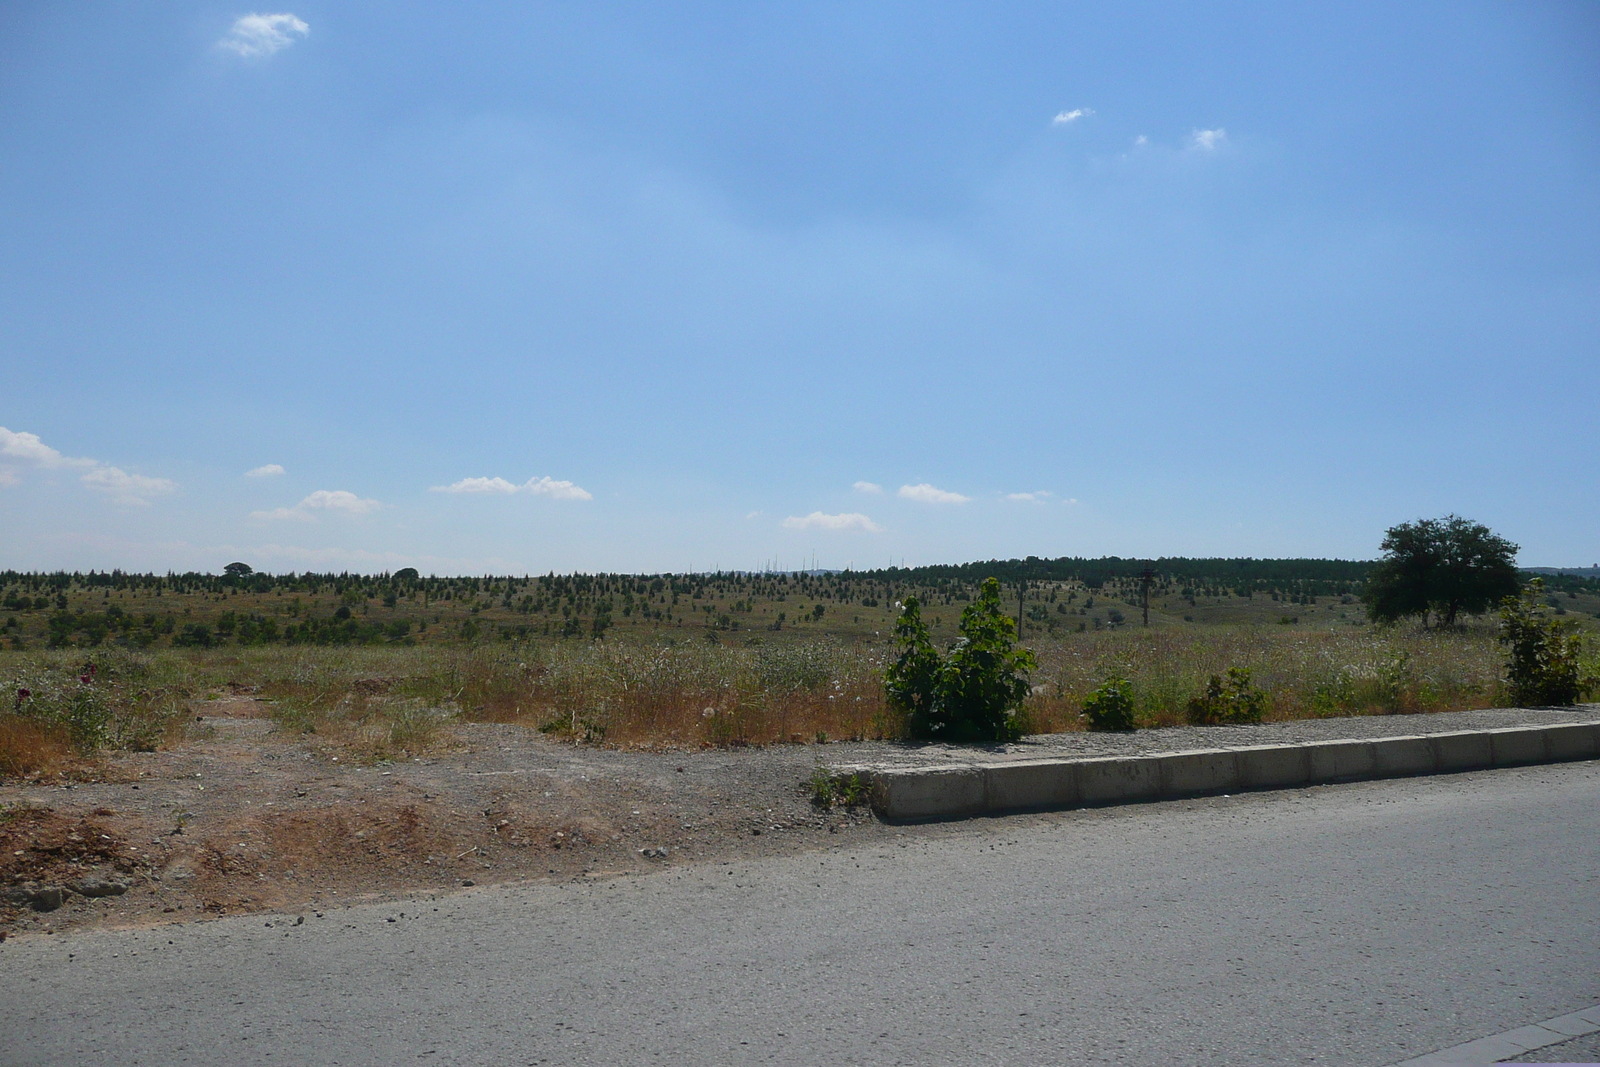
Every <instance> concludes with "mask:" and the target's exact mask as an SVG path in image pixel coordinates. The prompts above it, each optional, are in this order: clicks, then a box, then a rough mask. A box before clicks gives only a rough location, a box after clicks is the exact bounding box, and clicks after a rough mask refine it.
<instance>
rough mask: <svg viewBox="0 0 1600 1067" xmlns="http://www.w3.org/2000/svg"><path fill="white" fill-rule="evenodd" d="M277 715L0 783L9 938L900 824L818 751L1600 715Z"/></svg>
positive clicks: (890, 759) (791, 848) (1011, 752)
mask: <svg viewBox="0 0 1600 1067" xmlns="http://www.w3.org/2000/svg"><path fill="white" fill-rule="evenodd" d="M268 710H269V709H268V708H267V706H266V705H264V704H262V703H261V702H259V701H257V700H256V699H255V698H254V697H250V696H233V697H227V698H224V699H221V700H216V701H210V702H207V703H206V704H204V705H201V706H200V707H199V708H198V709H197V711H198V721H197V722H196V723H195V724H194V725H195V730H194V731H192V737H191V739H190V740H188V741H185V742H184V743H183V744H181V745H178V746H176V747H174V748H172V749H169V750H165V751H160V752H151V753H128V754H122V755H118V756H115V757H112V758H108V759H106V760H104V761H102V762H100V763H98V764H96V765H94V766H93V767H92V768H90V769H89V770H88V772H87V773H82V774H80V775H79V776H78V777H77V778H76V779H75V780H70V781H69V780H57V781H52V782H16V781H8V782H5V783H3V784H0V891H3V893H0V935H3V934H4V933H6V932H8V931H9V932H16V933H23V932H36V933H54V932H58V931H65V930H69V929H75V928H81V927H86V926H108V925H109V926H128V925H133V926H137V925H144V924H150V923H159V922H174V921H187V920H191V919H195V918H210V917H216V916H221V915H229V914H238V913H241V912H258V911H287V910H293V909H302V908H322V907H331V906H334V905H339V904H346V903H352V902H355V901H360V900H368V899H390V898H394V897H396V896H399V895H404V894H408V893H416V892H419V891H429V892H432V891H444V890H449V889H455V888H461V887H463V886H466V885H470V884H474V883H475V884H494V883H501V882H561V881H575V880H585V879H593V878H603V877H612V876H616V875H620V874H627V873H635V872H643V871H647V870H652V869H659V868H660V867H663V866H668V865H675V864H683V863H700V862H706V861H727V860H734V859H755V858H759V857H762V856H772V855H780V854H787V853H793V852H797V851H805V850H812V849H824V848H834V847H837V846H839V845H845V844H855V845H859V844H863V843H870V842H872V841H875V840H878V839H880V838H881V839H884V840H890V839H892V838H893V837H894V836H895V835H896V834H897V833H898V832H899V831H898V830H897V829H896V828H893V827H889V826H886V825H884V824H882V823H880V822H878V820H877V819H876V818H874V817H873V816H872V814H871V813H870V812H869V811H867V810H866V809H865V808H859V807H858V808H850V809H847V808H838V807H835V808H828V809H822V808H818V807H816V806H814V805H813V804H812V803H811V795H810V791H809V789H808V788H807V786H806V782H807V780H808V779H809V778H810V777H811V776H812V775H813V774H814V773H815V772H816V770H817V769H818V768H819V767H850V766H854V767H860V766H873V767H890V766H912V765H931V764H939V763H957V762H961V763H971V762H974V761H978V760H1009V759H1037V758H1041V757H1073V756H1100V755H1115V754H1124V753H1138V754H1144V753H1154V752H1170V751H1183V750H1188V749H1195V748H1217V747H1235V746H1243V745H1259V744H1275V743H1292V742H1298V741H1313V740H1322V739H1333V738H1363V737H1380V736H1392V735H1399V734H1421V733H1438V732H1447V731H1451V730H1463V729H1482V728H1491V727H1500V726H1518V725H1532V724H1540V723H1550V722H1565V721H1583V720H1593V719H1595V718H1596V717H1600V706H1596V705H1589V706H1586V707H1583V708H1578V709H1567V710H1524V709H1509V710H1492V711H1467V712H1449V713H1438V714H1432V715H1413V716H1393V717H1363V718H1350V719H1324V720H1314V721H1300V722H1287V723H1272V724H1264V725H1260V726H1248V727H1210V728H1179V729H1167V730H1146V731H1139V732H1136V733H1132V734H1087V733H1077V734H1057V735H1047V736H1042V737H1031V738H1027V739H1025V740H1024V741H1023V742H1021V743H1019V744H1015V745H1002V746H994V747H988V748H981V747H980V748H972V747H954V746H948V745H928V744H901V743H892V742H849V743H832V744H825V745H779V746H772V747H768V748H745V749H731V750H709V749H708V750H701V751H680V752H672V751H666V752H662V751H625V750H619V749H608V748H597V747H590V746H582V745H574V744H570V743H564V742H561V741H555V740H552V739H550V738H548V737H546V736H544V735H542V734H540V733H538V732H536V731H533V730H529V729H527V728H525V727H521V726H512V725H495V724H476V723H462V724H458V725H456V726H454V727H453V732H452V736H451V738H450V740H449V741H448V742H447V743H446V744H445V745H443V746H442V747H441V749H440V750H439V751H438V752H437V753H436V754H434V755H431V756H428V757H424V758H419V759H414V760H410V761H406V762H393V763H381V764H377V765H372V766H363V765H359V764H353V763H351V762H349V756H348V753H344V754H341V753H340V752H339V751H338V750H337V749H334V748H330V747H327V746H324V745H321V744H319V743H318V741H317V739H316V738H315V737H306V736H299V735H290V734H287V733H284V732H281V731H279V730H278V729H276V727H275V725H274V724H273V722H272V721H271V720H270V719H269V718H268V717H267V715H268ZM75 886H76V887H81V888H85V889H86V891H85V892H80V891H78V890H76V889H74V888H73V887H75ZM55 887H61V889H62V891H61V892H52V891H53V890H54V889H55ZM29 894H34V897H33V898H30V897H29ZM40 894H43V895H40ZM30 899H32V900H33V902H32V903H30ZM36 904H43V905H45V906H46V910H39V908H38V907H36V906H35V905H36Z"/></svg>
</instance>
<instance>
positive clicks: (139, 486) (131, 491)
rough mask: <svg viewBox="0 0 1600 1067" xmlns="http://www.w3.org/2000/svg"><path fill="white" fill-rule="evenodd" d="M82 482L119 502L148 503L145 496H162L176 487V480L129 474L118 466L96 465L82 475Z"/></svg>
mask: <svg viewBox="0 0 1600 1067" xmlns="http://www.w3.org/2000/svg"><path fill="white" fill-rule="evenodd" d="M83 484H84V485H86V486H88V487H89V488H90V489H93V490H95V491H96V492H100V493H105V494H107V495H109V496H110V497H111V499H112V500H115V501H116V502H117V503H119V504H139V505H147V504H149V503H150V501H149V500H147V499H145V498H146V497H151V496H162V495H164V494H166V493H170V492H172V491H173V490H175V489H177V488H178V485H177V483H176V482H169V481H167V480H166V479H165V478H147V477H145V476H144V475H142V474H129V473H128V472H127V471H125V470H122V469H121V468H119V467H109V466H107V467H96V468H95V469H94V470H92V471H90V472H89V473H88V474H85V475H84V476H83Z"/></svg>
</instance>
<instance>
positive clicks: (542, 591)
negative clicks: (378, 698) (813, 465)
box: [0, 556, 1600, 611]
mask: <svg viewBox="0 0 1600 1067" xmlns="http://www.w3.org/2000/svg"><path fill="white" fill-rule="evenodd" d="M1374 565H1375V561H1371V560H1342V559H1249V558H1244V559H1190V558H1187V557H1181V556H1175V557H1161V558H1159V559H1138V558H1122V557H1119V556H1104V557H1101V558H1098V559H1088V558H1083V557H1078V556H1062V557H1060V558H1057V559H1043V558H1040V557H1038V556H1029V557H1027V558H1026V559H1008V560H988V561H986V562H980V563H960V564H941V565H935V566H928V567H889V568H883V569H878V570H870V571H848V570H847V571H834V572H827V573H824V572H799V571H787V572H772V573H752V572H717V573H689V574H643V575H640V574H608V573H597V574H555V573H550V574H545V575H539V576H527V575H525V576H521V577H517V576H513V575H503V576H497V575H484V576H481V577H477V576H449V577H440V576H436V575H428V576H423V575H421V574H419V573H418V572H417V571H416V570H415V569H414V568H410V567H407V568H403V569H401V570H398V571H395V572H393V573H382V574H351V573H348V572H341V573H338V574H333V573H327V574H321V573H315V572H303V573H295V572H290V573H287V574H267V573H263V572H260V571H249V572H245V571H244V570H243V569H242V568H241V569H238V570H237V571H236V572H235V573H227V574H202V573H199V572H195V571H190V572H186V573H182V574H176V573H168V574H138V573H132V572H128V571H121V570H111V571H89V572H88V573H81V572H77V571H72V572H67V571H54V572H49V573H44V572H23V571H0V593H3V598H4V599H3V601H0V608H4V609H5V610H11V611H16V610H23V611H27V610H30V609H44V608H46V607H51V606H55V605H54V604H53V601H54V599H55V598H56V597H57V596H59V595H61V594H64V593H66V592H68V591H70V590H74V589H75V590H79V591H87V590H101V589H116V590H119V591H121V590H130V591H136V592H139V593H142V594H145V595H153V596H161V595H162V594H163V593H168V594H176V595H185V594H194V593H224V592H233V593H280V594H301V595H311V596H315V595H317V594H319V593H332V594H334V595H336V596H345V595H352V596H365V597H380V598H385V597H390V596H393V595H396V594H399V595H406V596H411V595H420V596H421V597H422V598H423V600H424V602H427V601H432V600H452V599H455V598H458V597H464V596H465V597H479V598H484V599H488V598H495V599H501V600H506V599H509V598H511V597H513V596H519V597H527V596H530V595H531V596H533V597H535V598H542V597H552V598H553V597H582V598H592V597H597V596H614V597H626V598H629V599H631V598H633V597H643V598H653V597H659V596H661V595H663V594H667V595H676V596H691V597H693V596H695V594H697V593H705V592H709V591H718V592H735V591H737V592H741V593H744V592H748V593H749V594H751V595H756V596H762V595H780V594H782V593H786V592H787V593H792V592H805V591H815V592H817V593H823V594H824V595H831V596H838V595H839V594H843V596H844V598H845V599H848V600H858V599H860V600H864V601H865V602H867V603H871V601H872V600H874V599H877V598H878V597H890V596H898V595H902V593H903V592H906V591H926V592H932V593H936V594H944V595H954V594H957V593H961V592H965V591H968V590H970V589H973V588H976V587H977V585H978V584H979V583H980V582H982V581H983V580H984V579H985V578H990V577H993V578H998V579H999V580H1000V581H1001V583H1002V584H1004V585H1007V586H1013V587H1014V586H1017V585H1019V584H1021V583H1028V584H1030V585H1031V584H1035V583H1037V584H1049V583H1073V582H1076V583H1081V584H1082V585H1084V586H1086V587H1087V588H1089V589H1099V588H1101V587H1102V586H1105V585H1108V584H1109V585H1112V586H1115V587H1126V586H1129V585H1131V584H1133V583H1135V582H1137V581H1138V580H1139V579H1140V576H1141V575H1142V574H1143V573H1145V572H1146V571H1147V570H1148V571H1150V572H1152V573H1153V575H1154V584H1155V585H1156V586H1158V587H1160V588H1162V589H1172V588H1176V587H1179V586H1182V587H1185V588H1191V589H1196V590H1200V589H1206V590H1215V591H1219V592H1220V591H1227V592H1229V593H1231V594H1232V595H1235V596H1251V595H1253V594H1256V593H1270V592H1279V593H1285V594H1292V595H1298V596H1340V595H1346V594H1355V595H1359V594H1360V592H1361V587H1362V585H1363V584H1364V582H1365V581H1366V578H1367V575H1368V573H1369V572H1370V571H1371V569H1372V567H1373V566H1374ZM1540 570H1541V572H1542V573H1541V574H1540V576H1541V577H1543V578H1544V580H1545V584H1546V586H1547V587H1548V588H1550V589H1551V590H1562V591H1565V590H1569V589H1570V590H1574V591H1584V590H1589V591H1595V592H1600V578H1595V577H1585V576H1581V575H1579V574H1572V573H1565V574H1563V573H1555V574H1552V573H1550V572H1549V571H1548V570H1545V569H1542V568H1541V569H1540ZM1525 573H1528V574H1530V575H1531V574H1532V573H1533V572H1532V571H1527V572H1525ZM959 599H966V598H965V597H964V596H962V597H959ZM39 600H43V601H44V603H37V602H36V601H39ZM506 606H507V607H510V606H511V604H509V603H508V604H506Z"/></svg>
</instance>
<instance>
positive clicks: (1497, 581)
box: [1364, 515, 1518, 628]
mask: <svg viewBox="0 0 1600 1067" xmlns="http://www.w3.org/2000/svg"><path fill="white" fill-rule="evenodd" d="M1382 547H1383V558H1382V559H1381V560H1379V561H1378V564H1377V566H1375V567H1374V568H1373V569H1372V573H1371V575H1370V576H1369V577H1368V578H1367V587H1366V593H1365V596H1364V599H1365V600H1366V603H1367V614H1368V616H1370V617H1371V618H1372V619H1373V620H1374V621H1375V622H1398V621H1399V620H1401V619H1404V618H1421V619H1422V622H1423V625H1424V626H1426V625H1428V624H1429V622H1430V621H1431V620H1437V622H1438V624H1439V625H1440V626H1443V627H1446V628H1448V627H1451V626H1454V625H1455V623H1456V619H1457V618H1458V617H1459V616H1460V615H1462V614H1467V615H1482V614H1483V613H1484V612H1486V611H1488V610H1489V609H1490V608H1491V607H1493V606H1494V605H1496V604H1498V603H1500V602H1501V601H1502V600H1503V599H1504V598H1506V597H1508V596H1515V595H1516V594H1517V589H1518V581H1517V564H1516V558H1517V546H1516V545H1514V544H1512V543H1511V542H1510V541H1507V540H1506V539H1505V538H1503V537H1501V536H1499V535H1498V534H1495V533H1494V532H1492V531H1491V530H1490V529H1489V528H1488V527H1487V526H1485V525H1483V524H1482V523H1478V522H1472V521H1470V520H1468V519H1463V518H1461V517H1460V516H1457V515H1447V516H1445V517H1444V518H1442V519H1419V520H1417V521H1416V522H1403V523H1401V524H1400V525H1398V526H1395V527H1392V528H1390V529H1389V531H1388V532H1387V533H1385V534H1384V538H1383V546H1382Z"/></svg>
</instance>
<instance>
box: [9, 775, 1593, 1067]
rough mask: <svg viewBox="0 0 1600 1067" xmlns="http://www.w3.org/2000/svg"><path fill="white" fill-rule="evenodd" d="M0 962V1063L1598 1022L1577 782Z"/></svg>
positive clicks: (1331, 1052)
mask: <svg viewBox="0 0 1600 1067" xmlns="http://www.w3.org/2000/svg"><path fill="white" fill-rule="evenodd" d="M893 840H894V843H893V844H891V845H888V846H885V845H882V844H879V845H875V846H869V847H864V848H838V849H834V850H827V851H818V852H814V853H808V854H804V855H800V856H790V857H786V858H780V859H769V860H761V861H758V862H753V863H750V864H722V865H718V866H709V865H708V866H687V865H686V866H682V867H671V866H669V867H667V868H666V869H664V870H662V871H661V872H660V873H658V874H653V875H649V876H644V877H634V878H624V879H617V880H604V879H601V880H593V881H587V882H580V883H572V884H566V885H546V886H526V887H514V888H504V887H501V888H495V889H475V890H469V891H466V892H462V893H458V894H454V895H450V896H445V897H441V898H439V899H434V900H413V901H407V902H401V903H391V904H381V905H363V906H359V907H354V908H348V909H344V910H339V911H329V912H324V913H323V914H322V915H321V916H318V915H317V914H315V913H313V912H307V913H305V915H304V921H303V922H302V923H300V924H299V925H295V922H296V918H297V917H296V916H294V915H289V916H286V917H279V916H265V917H263V916H252V917H238V918H228V919H222V920H218V921H214V922H206V923H192V924H185V925H173V926H162V927H156V928H148V929H144V930H139V931H123V932H101V933H87V934H81V935H76V936H71V937H64V936H61V937H46V936H35V937H30V938H27V939H13V940H12V941H9V942H6V943H5V944H0V974H4V976H5V990H6V995H5V997H4V998H0V1063H4V1064H7V1065H12V1064H16V1065H22V1064H27V1065H69V1064H70V1065H81V1064H90V1063H116V1064H150V1065H156V1064H161V1065H175V1064H190V1063H192V1064H233V1063H239V1064H246V1063H248V1064H271V1063H281V1064H295V1065H302V1064H341V1065H368V1064H372V1065H378V1064H382V1065H386V1067H387V1065H393V1064H404V1063H418V1064H426V1065H430V1067H437V1065H443V1064H474V1065H477V1064H484V1065H488V1064H494V1065H501V1064H506V1065H509V1064H544V1063H549V1064H599V1063H614V1064H722V1063H727V1064H743V1063H752V1064H754V1063H775V1064H807V1065H810V1064H935V1063H973V1064H1019V1065H1022V1064H1028V1065H1031V1064H1053V1063H1071V1064H1080V1063H1118V1064H1122V1063H1126V1064H1140V1065H1146V1064H1158V1063H1159V1064H1230V1065H1238V1064H1290V1063H1319V1064H1320V1063H1328V1064H1359V1065H1369V1067H1378V1065H1382V1064H1389V1063H1394V1062H1396V1061H1399V1060H1404V1059H1407V1058H1410V1057H1414V1056H1417V1055H1420V1054H1422V1053H1426V1052H1430V1051H1433V1050H1435V1049H1439V1048H1443V1047H1446V1046H1451V1045H1456V1044H1459V1043H1462V1042H1465V1041H1469V1040H1472V1039H1475V1038H1479V1037H1482V1036H1485V1035H1489V1034H1493V1033H1497V1032H1499V1031H1504V1030H1509V1029H1511V1028H1514V1027H1518V1026H1522V1025H1524V1024H1527V1023H1532V1022H1537V1021H1539V1020H1542V1019H1546V1018H1550V1017H1553V1016H1557V1015H1560V1014H1562V1013H1564V1012H1571V1011H1575V1010H1578V1009H1583V1008H1588V1007H1591V1006H1593V1005H1594V1004H1596V1003H1597V1002H1600V763H1596V762H1588V763H1580V764H1565V765H1558V766H1547V767H1532V768H1526V769H1518V770H1500V771H1487V772H1481V773H1474V774H1460V775H1446V776H1440V777H1433V778H1417V779H1407V780H1399V781H1385V782H1367V783H1358V784H1350V785H1340V786H1324V787H1318V788H1313V789H1306V790H1294V791H1286V792H1281V793H1258V794H1249V795H1241V796H1235V797H1216V798H1211V799H1204V800H1192V801H1179V802H1171V803H1161V804H1144V805H1134V806H1129V807H1123V808H1108V809H1100V810H1092V811H1073V812H1060V813H1052V814H1043V815H1027V816H1019V817H1011V818H1002V819H983V820H974V821H972V822H968V823H962V824H945V825H937V826H920V827H919V826H912V827H905V828H903V836H901V837H897V838H895V839H893Z"/></svg>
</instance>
